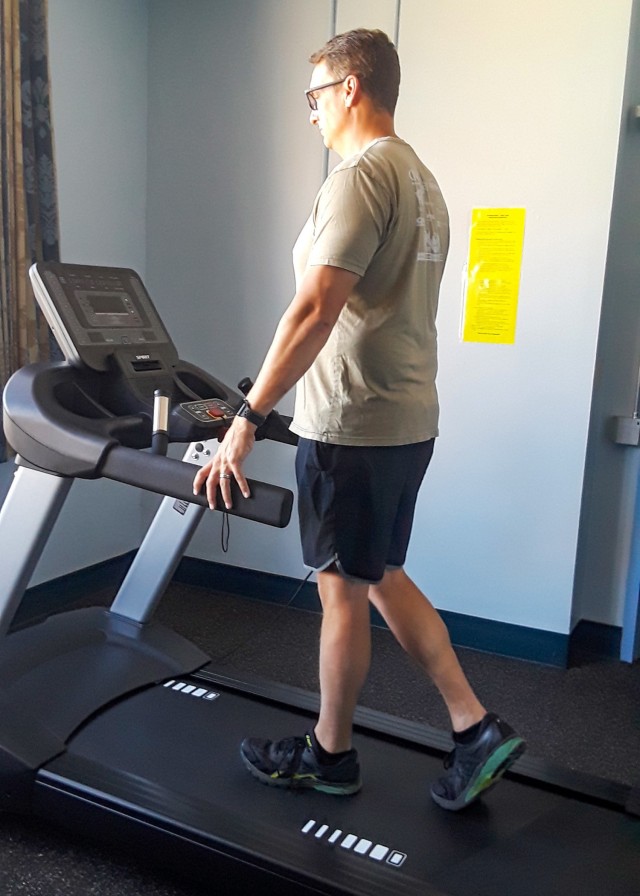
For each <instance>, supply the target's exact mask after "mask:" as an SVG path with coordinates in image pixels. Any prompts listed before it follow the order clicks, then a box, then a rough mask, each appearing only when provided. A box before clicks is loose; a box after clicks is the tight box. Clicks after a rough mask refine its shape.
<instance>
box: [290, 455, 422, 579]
mask: <svg viewBox="0 0 640 896" xmlns="http://www.w3.org/2000/svg"><path fill="white" fill-rule="evenodd" d="M434 442H435V439H430V440H429V441H428V442H418V443H416V444H415V445H393V446H389V447H365V448H361V447H352V446H344V445H330V444H327V443H326V442H317V441H314V440H310V439H300V440H299V443H298V453H297V455H296V477H297V480H298V514H299V518H300V536H301V539H302V555H303V558H304V562H305V565H306V566H309V567H311V568H312V569H317V570H322V569H326V568H327V567H328V566H330V565H331V564H332V563H336V565H337V567H338V569H339V570H340V572H341V573H342V574H343V575H345V576H347V577H348V578H352V579H357V580H360V581H363V582H370V583H373V582H379V581H380V580H381V579H382V577H383V575H384V572H385V569H389V568H391V569H393V568H399V567H401V566H403V565H404V561H405V557H406V554H407V547H408V545H409V538H410V535H411V527H412V525H413V515H414V511H415V505H416V499H417V497H418V490H419V488H420V484H421V482H422V480H423V478H424V474H425V473H426V471H427V467H428V466H429V461H430V460H431V456H432V454H433V446H434Z"/></svg>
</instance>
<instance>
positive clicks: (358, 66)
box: [309, 28, 400, 115]
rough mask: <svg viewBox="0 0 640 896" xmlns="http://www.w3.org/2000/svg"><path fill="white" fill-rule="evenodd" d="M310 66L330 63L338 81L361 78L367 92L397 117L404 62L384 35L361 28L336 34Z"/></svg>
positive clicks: (313, 58) (329, 65) (315, 56)
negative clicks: (351, 76) (401, 71)
mask: <svg viewBox="0 0 640 896" xmlns="http://www.w3.org/2000/svg"><path fill="white" fill-rule="evenodd" d="M309 62H311V63H312V64H313V65H318V63H320V62H324V63H326V65H327V67H328V68H330V69H331V71H332V73H333V74H334V75H335V76H336V78H346V77H347V75H357V77H358V79H359V80H360V83H361V85H362V89H363V90H364V92H365V93H366V94H367V95H368V96H369V97H371V99H372V100H373V101H374V103H375V104H376V105H377V106H381V107H382V108H383V109H386V111H387V112H390V113H391V115H393V113H394V111H395V108H396V103H397V101H398V90H399V88H400V60H399V59H398V52H397V50H396V48H395V47H394V45H393V44H392V43H391V41H390V40H389V38H388V37H387V35H386V34H385V33H384V31H379V30H375V31H368V30H366V29H365V28H357V29H355V30H354V31H346V32H345V33H344V34H336V36H335V37H332V38H331V40H329V41H327V43H326V44H325V45H324V47H321V48H320V49H319V50H316V52H315V53H313V54H312V55H311V56H310V57H309Z"/></svg>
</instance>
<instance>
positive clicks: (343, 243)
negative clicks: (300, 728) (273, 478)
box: [194, 29, 524, 810]
mask: <svg viewBox="0 0 640 896" xmlns="http://www.w3.org/2000/svg"><path fill="white" fill-rule="evenodd" d="M310 61H311V62H312V63H313V65H314V68H313V73H312V75H311V82H310V87H309V89H308V90H307V91H306V95H307V99H308V102H309V105H310V107H311V115H310V121H311V123H312V124H315V125H316V126H317V127H318V129H319V131H320V133H321V134H322V137H323V139H324V143H325V146H327V147H328V148H330V149H333V150H335V151H336V152H337V153H338V154H339V156H340V157H341V158H342V159H343V161H342V163H341V164H339V165H338V166H337V167H336V168H335V169H334V170H333V171H332V172H331V174H330V175H329V177H328V178H327V180H326V181H325V183H324V184H323V186H322V188H321V189H320V192H319V193H318V196H317V198H316V201H315V204H314V207H313V212H312V214H311V217H310V218H309V221H308V222H307V224H306V226H305V227H304V229H303V231H302V233H301V234H300V237H299V239H298V241H297V243H296V246H295V248H294V266H295V270H296V294H295V296H294V298H293V300H292V302H291V304H290V306H289V307H288V309H287V310H286V311H285V313H284V315H283V317H282V319H281V321H280V323H279V325H278V328H277V330H276V334H275V336H274V339H273V342H272V344H271V347H270V349H269V351H268V353H267V356H266V358H265V361H264V364H263V366H262V368H261V370H260V373H259V375H258V377H257V378H256V381H255V384H254V386H253V387H252V389H251V391H250V392H249V394H248V395H247V402H246V403H245V405H244V406H243V408H242V410H241V411H240V412H239V414H238V415H237V416H236V417H235V419H234V421H233V424H232V426H231V428H230V429H229V431H228V433H227V434H226V436H225V438H224V440H223V442H222V444H221V446H220V448H219V450H218V453H217V454H216V456H215V457H214V459H213V460H212V461H211V462H209V463H208V464H207V465H206V466H204V467H202V469H201V470H200V471H199V472H198V474H197V475H196V477H195V480H194V491H195V492H196V493H198V492H199V491H200V490H201V488H202V486H203V485H205V483H206V493H207V496H208V499H209V503H210V505H211V506H212V507H213V506H215V494H216V488H217V486H218V484H219V485H220V489H221V493H222V496H223V499H224V502H225V504H226V506H227V507H229V506H231V504H230V502H231V494H230V479H231V477H234V478H235V479H236V481H237V482H238V485H239V486H240V488H241V490H242V492H243V494H244V495H248V487H247V482H246V479H245V475H244V472H243V469H242V464H243V461H244V460H245V458H246V457H247V455H248V454H249V452H250V451H251V449H252V448H253V444H254V433H255V430H256V428H257V426H258V425H260V423H261V422H262V421H263V419H264V417H265V416H266V415H267V414H268V413H269V412H270V411H271V410H272V408H273V407H274V406H275V405H276V404H277V402H278V401H279V400H280V399H281V398H282V396H283V395H285V393H286V392H288V391H289V389H291V388H292V387H293V386H294V385H295V384H298V387H297V392H296V404H295V411H294V418H293V423H292V427H291V428H292V429H293V430H294V431H295V432H296V433H297V434H298V436H299V437H300V442H299V447H298V453H297V457H296V475H297V479H298V488H299V502H298V503H299V516H300V530H301V538H302V546H303V555H304V560H305V564H306V565H308V566H310V567H312V568H314V569H316V570H317V579H318V591H319V594H320V599H321V603H322V610H323V620H322V629H321V637H320V693H321V708H320V714H319V718H318V721H317V724H316V726H315V729H314V730H313V731H310V732H309V733H307V734H306V735H305V736H294V737H291V738H287V739H286V740H283V741H279V742H272V741H268V740H259V739H252V738H248V739H247V740H245V741H244V742H243V744H242V747H241V755H242V759H243V761H244V763H245V765H246V766H247V768H248V769H249V771H251V772H252V774H254V775H255V776H256V777H257V778H259V779H260V780H262V781H265V782H267V783H270V784H276V785H280V786H287V787H300V786H302V787H310V788H314V789H316V790H322V791H326V792H329V793H335V794H351V793H355V792H356V791H357V790H358V789H359V788H360V786H361V779H360V769H359V764H358V759H357V753H356V751H355V750H354V749H353V748H352V743H351V731H352V722H353V714H354V711H355V708H356V704H357V700H358V696H359V694H360V690H361V688H362V686H363V684H364V681H365V678H366V675H367V673H368V669H369V663H370V653H371V639H370V626H369V602H371V603H372V604H373V605H374V606H375V607H376V608H377V609H378V610H379V612H380V613H381V614H382V616H383V618H384V619H385V621H386V622H387V624H388V625H389V628H390V629H391V631H392V632H393V634H394V635H395V637H396V638H397V639H398V641H399V643H400V644H401V645H402V646H403V647H404V648H405V650H407V651H408V653H409V654H410V655H411V656H412V657H413V658H414V659H415V660H416V661H417V662H418V663H419V664H420V665H421V666H422V668H423V669H424V670H425V672H426V673H427V674H428V675H429V677H430V678H431V679H432V680H433V682H434V683H435V685H436V686H437V687H438V689H439V690H440V692H441V694H442V696H443V698H444V700H445V703H446V706H447V708H448V710H449V714H450V716H451V724H452V728H453V737H454V742H455V749H454V752H453V753H452V755H451V757H450V758H449V762H448V768H449V771H448V773H447V774H446V775H445V776H444V777H442V778H441V779H440V780H439V781H437V782H435V783H434V784H433V785H432V787H431V795H432V797H433V799H434V800H435V801H436V802H437V803H438V804H439V805H441V806H443V807H444V808H447V809H454V810H457V809H460V808H463V807H464V806H466V805H468V804H469V803H470V802H471V801H472V800H474V799H475V798H477V797H478V796H479V795H480V793H481V792H482V791H483V790H485V789H486V788H487V787H489V786H490V785H491V784H493V783H494V782H495V781H496V780H497V779H498V778H499V777H500V776H501V774H502V772H503V771H504V770H505V769H506V768H507V767H508V766H509V765H510V764H511V763H512V762H513V761H514V760H515V759H516V758H517V756H519V755H520V754H521V753H522V751H523V750H524V741H523V740H522V738H520V737H519V736H518V735H517V734H516V733H515V732H514V731H513V730H512V729H511V728H510V727H509V726H508V725H507V724H506V723H505V722H503V721H502V720H500V719H499V718H498V717H497V716H495V715H494V714H492V713H487V712H486V710H485V708H484V707H483V706H482V704H481V703H480V702H479V700H478V698H477V697H476V695H475V694H474V692H473V691H472V689H471V687H470V686H469V683H468V682H467V680H466V678H465V676H464V673H463V671H462V669H461V667H460V665H459V663H458V660H457V658H456V655H455V653H454V651H453V649H452V647H451V642H450V640H449V636H448V633H447V630H446V627H445V625H444V623H443V622H442V620H441V618H440V616H439V615H438V613H437V612H436V610H435V609H434V608H433V607H432V605H431V604H430V603H429V601H428V600H427V598H426V597H425V596H424V595H423V594H422V593H421V591H420V590H419V589H418V588H417V586H416V585H415V584H414V583H413V582H412V581H411V579H410V578H409V577H408V576H407V574H406V573H405V572H404V569H403V565H404V560H405V555H406V551H407V546H408V541H409V535H410V532H411V526H412V522H413V513H414V506H415V502H416V498H417V493H418V489H419V487H420V483H421V481H422V478H423V476H424V473H425V471H426V469H427V466H428V464H429V461H430V459H431V454H432V452H433V445H434V440H435V437H436V435H437V432H438V398H437V393H436V387H435V376H436V367H437V359H436V327H435V318H436V310H437V304H438V292H439V287H440V280H441V278H442V272H443V268H444V263H445V259H446V255H447V250H448V245H449V224H448V215H447V209H446V206H445V203H444V200H443V198H442V194H441V193H440V189H439V187H438V185H437V183H436V181H435V179H434V177H433V175H432V174H431V173H430V172H429V170H428V169H427V168H426V167H425V166H424V165H423V164H422V162H421V161H420V160H419V159H418V157H417V156H416V154H415V152H414V151H413V150H412V149H411V147H410V146H409V145H408V144H406V143H405V142H404V141H403V140H401V139H400V138H398V137H397V135H396V133H395V130H394V111H395V105H396V100H397V96H398V88H399V83H400V66H399V61H398V56H397V53H396V50H395V47H394V46H393V44H392V43H391V42H390V41H389V39H388V37H387V36H386V35H385V34H383V33H382V32H380V31H366V30H362V29H359V30H356V31H350V32H347V33H346V34H342V35H338V36H337V37H334V38H332V39H331V40H330V41H329V42H328V43H327V44H326V45H325V46H324V47H323V48H322V49H321V50H319V51H318V52H317V53H315V54H314V55H313V56H311V59H310Z"/></svg>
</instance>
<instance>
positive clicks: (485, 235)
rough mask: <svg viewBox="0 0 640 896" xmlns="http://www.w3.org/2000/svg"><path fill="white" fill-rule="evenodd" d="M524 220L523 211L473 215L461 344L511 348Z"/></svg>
mask: <svg viewBox="0 0 640 896" xmlns="http://www.w3.org/2000/svg"><path fill="white" fill-rule="evenodd" d="M524 217H525V210H524V209H523V208H475V209H473V211H472V214H471V236H470V240H469V262H468V267H467V272H468V273H467V289H466V297H465V302H464V314H463V319H462V341H463V342H494V343H499V344H502V345H512V344H513V343H514V342H515V338H516V315H517V311H518V290H519V287H520V267H521V264H522V245H523V242H524Z"/></svg>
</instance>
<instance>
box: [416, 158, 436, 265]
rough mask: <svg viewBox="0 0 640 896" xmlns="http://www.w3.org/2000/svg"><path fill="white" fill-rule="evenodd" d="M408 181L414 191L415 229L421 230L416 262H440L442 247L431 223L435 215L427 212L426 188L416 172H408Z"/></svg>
mask: <svg viewBox="0 0 640 896" xmlns="http://www.w3.org/2000/svg"><path fill="white" fill-rule="evenodd" d="M409 179H410V180H411V183H412V184H413V189H414V190H415V191H416V202H417V203H418V212H419V215H418V217H417V218H416V227H418V228H419V229H420V230H421V234H420V241H419V243H418V254H417V261H442V260H443V255H442V246H441V244H440V235H439V234H438V233H436V232H434V230H433V227H432V224H431V222H432V221H435V220H436V218H435V215H434V214H432V212H430V211H429V206H428V203H427V188H426V187H425V185H424V181H423V180H422V178H421V177H420V174H419V173H418V172H417V171H414V170H413V169H411V170H410V171H409Z"/></svg>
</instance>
